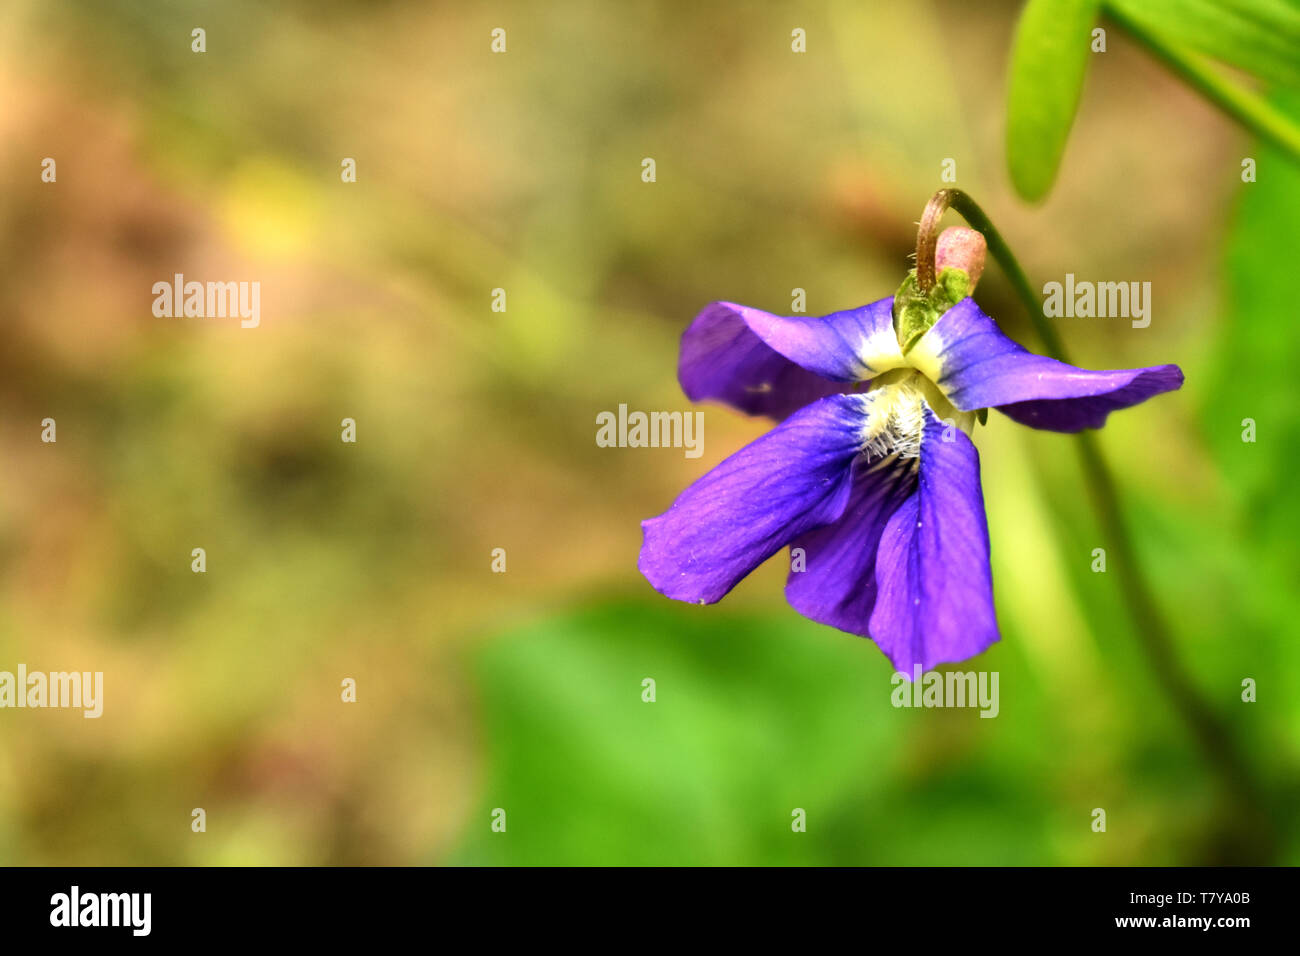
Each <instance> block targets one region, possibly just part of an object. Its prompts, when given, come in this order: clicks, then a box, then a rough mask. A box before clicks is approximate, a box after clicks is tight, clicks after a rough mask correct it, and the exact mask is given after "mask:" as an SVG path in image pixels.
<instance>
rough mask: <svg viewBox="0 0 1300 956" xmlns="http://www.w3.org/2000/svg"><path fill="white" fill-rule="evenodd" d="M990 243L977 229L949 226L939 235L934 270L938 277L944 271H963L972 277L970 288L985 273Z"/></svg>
mask: <svg viewBox="0 0 1300 956" xmlns="http://www.w3.org/2000/svg"><path fill="white" fill-rule="evenodd" d="M987 251H988V243H986V242H985V241H984V235H983V233H981V232H980V231H979V230H977V229H967V228H966V227H965V226H949V227H948V228H947V229H945V230H944V231H943V232H941V233H939V241H938V243H936V244H935V247H934V269H935V273H936V274H938V275H942V274H943V270H944V269H962V270H964V271H965V273H966V274H967V275H968V276H970V287H971V288H972V289H974V288H975V283H977V282H979V281H980V274H981V273H983V272H984V254H985V253H986V252H987Z"/></svg>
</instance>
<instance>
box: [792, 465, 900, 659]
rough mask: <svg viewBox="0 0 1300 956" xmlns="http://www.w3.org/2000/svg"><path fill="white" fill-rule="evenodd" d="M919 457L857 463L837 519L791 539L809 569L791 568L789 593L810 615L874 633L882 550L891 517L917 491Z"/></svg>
mask: <svg viewBox="0 0 1300 956" xmlns="http://www.w3.org/2000/svg"><path fill="white" fill-rule="evenodd" d="M916 465H917V460H916V459H915V458H912V459H907V460H900V459H898V458H896V457H893V456H891V457H889V458H886V459H884V460H883V461H867V460H866V459H863V458H859V459H858V460H857V461H855V462H854V464H853V493H852V497H850V499H849V505H848V507H847V508H846V509H845V511H844V515H843V516H842V517H841V518H840V519H839V520H838V521H836V522H835V523H834V524H831V525H828V526H826V527H825V528H819V529H818V530H816V531H810V532H809V533H808V534H805V535H803V536H802V537H800V538H798V539H796V540H795V541H793V542H791V549H792V552H791V553H793V549H794V548H802V549H803V552H804V555H803V556H804V570H802V571H795V570H793V568H792V569H791V571H790V576H789V579H788V580H787V581H786V585H785V597H786V600H787V601H789V602H790V606H791V607H793V608H794V609H795V610H796V611H798V612H799V613H800V614H802V615H804V617H808V618H812V619H813V620H814V621H817V622H818V623H821V624H829V625H830V626H831V627H838V628H839V629H840V630H842V631H848V632H849V633H850V634H858V635H861V636H862V637H868V636H870V633H871V632H870V628H869V626H868V625H869V622H870V620H871V612H872V610H873V609H874V608H875V605H876V549H877V547H878V545H879V543H880V536H881V534H882V533H883V532H884V530H885V522H886V521H888V520H889V517H890V515H892V514H893V513H894V512H895V511H897V510H898V508H899V506H900V505H902V504H903V502H904V501H906V500H907V499H908V498H909V497H911V495H912V493H913V492H914V491H915V490H916Z"/></svg>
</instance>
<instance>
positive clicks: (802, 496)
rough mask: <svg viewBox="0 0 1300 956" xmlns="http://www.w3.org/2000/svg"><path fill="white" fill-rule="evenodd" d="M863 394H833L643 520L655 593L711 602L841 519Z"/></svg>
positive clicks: (645, 564) (645, 563)
mask: <svg viewBox="0 0 1300 956" xmlns="http://www.w3.org/2000/svg"><path fill="white" fill-rule="evenodd" d="M864 406H865V398H864V396H861V395H833V396H830V397H828V398H823V399H821V400H820V401H818V402H816V403H814V404H813V405H810V406H808V407H807V408H805V409H802V410H801V411H799V412H796V413H795V414H794V415H791V416H790V417H789V418H788V419H786V421H785V422H784V423H782V424H781V425H778V426H777V427H776V428H774V429H772V431H770V432H768V433H767V434H766V435H764V436H763V437H762V438H759V439H758V440H757V441H755V442H753V443H752V444H749V445H746V446H745V447H744V448H742V449H741V450H740V451H738V452H736V453H735V454H734V455H732V456H731V457H730V458H728V459H726V460H725V461H724V462H722V463H721V464H720V465H718V466H717V467H716V468H714V469H713V470H712V471H710V472H709V473H708V474H706V475H705V476H704V477H703V478H701V479H700V480H699V481H697V482H695V483H694V484H693V485H691V486H690V487H689V488H687V489H686V490H685V491H684V492H682V494H681V496H680V497H678V499H677V500H676V501H675V502H673V506H672V507H671V508H669V509H668V510H667V511H666V512H664V513H663V514H662V515H660V516H659V517H657V518H651V519H650V520H648V521H643V522H642V523H641V527H642V529H643V530H644V532H645V540H644V542H643V543H642V545H641V558H640V560H639V561H638V567H639V568H640V569H641V573H642V574H644V575H645V577H646V580H648V581H649V582H650V583H651V584H652V585H653V586H654V588H655V590H656V591H658V592H659V593H661V594H663V595H666V596H667V597H670V598H676V599H677V600H679V601H692V602H698V603H702V604H712V603H713V602H714V601H717V600H719V599H721V598H722V596H723V595H725V594H726V593H727V592H728V591H730V590H731V589H732V588H733V587H735V585H736V584H737V582H739V581H740V579H741V578H743V577H744V576H745V575H747V574H749V572H750V571H752V570H754V568H756V567H758V566H759V565H760V564H762V563H763V562H764V561H765V560H767V559H768V558H769V557H771V556H772V555H773V554H775V553H776V551H777V550H778V549H780V548H781V547H783V546H784V545H785V544H787V543H788V542H789V541H791V540H792V539H793V538H796V537H798V536H799V535H801V534H804V533H805V532H807V531H810V530H812V529H813V528H818V527H821V526H822V525H824V524H827V523H829V522H831V521H834V520H835V519H836V518H838V517H839V516H840V515H841V514H842V513H843V512H844V508H845V506H846V505H847V504H848V500H849V490H850V487H851V483H852V482H851V474H852V471H851V467H850V466H851V464H852V462H853V459H854V457H855V456H856V455H857V454H858V451H859V449H860V447H861V445H862V436H861V431H862V427H863V421H864Z"/></svg>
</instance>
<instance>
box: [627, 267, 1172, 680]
mask: <svg viewBox="0 0 1300 956" xmlns="http://www.w3.org/2000/svg"><path fill="white" fill-rule="evenodd" d="M979 265H980V266H982V255H981V259H980V263H979ZM971 272H975V273H976V277H978V274H977V269H974V268H972V269H970V270H968V271H961V270H958V269H948V270H945V271H944V272H943V273H942V274H941V275H940V276H939V284H938V286H937V287H936V291H935V292H934V293H931V295H930V297H929V299H927V298H926V297H925V296H922V295H920V294H919V293H918V292H917V290H916V287H915V279H914V277H911V278H909V280H908V282H905V283H904V285H903V288H902V289H900V290H899V297H900V308H899V310H898V311H899V312H900V318H899V320H898V321H897V322H896V320H895V316H894V313H895V297H894V296H891V297H889V298H885V299H880V300H879V301H877V302H873V303H871V304H870V305H865V306H862V307H861V308H858V309H850V310H848V311H845V312H836V313H833V314H831V315H827V316H822V317H819V318H813V317H808V316H794V317H782V316H777V315H772V314H770V313H768V312H763V311H760V310H758V309H752V308H748V307H746V306H742V305H734V304H732V303H730V302H715V303H713V304H712V305H710V306H708V307H707V308H706V309H704V311H702V312H701V313H700V314H699V315H698V316H696V318H695V321H694V322H692V323H691V325H690V327H689V328H687V330H686V332H685V333H684V335H683V336H682V347H681V358H680V363H679V366H678V378H679V380H680V382H681V385H682V389H683V390H684V391H685V393H686V395H687V396H688V397H689V398H691V399H692V400H693V401H699V400H702V399H717V400H720V401H723V402H726V403H727V404H730V405H732V406H733V407H735V408H737V409H739V410H740V411H742V412H745V413H746V414H749V415H766V416H769V417H771V418H773V419H776V420H777V421H779V422H780V424H779V425H778V426H777V427H776V428H774V429H773V430H772V431H770V432H768V433H767V434H765V435H764V436H762V437H761V438H759V439H758V440H757V441H755V442H753V443H752V444H750V445H747V446H746V447H744V448H742V449H740V451H738V452H736V453H735V454H733V455H732V456H731V457H729V458H727V459H726V460H725V461H723V462H722V463H721V464H719V465H718V466H717V467H716V468H714V469H713V470H712V471H710V472H709V473H708V474H706V475H704V477H702V478H700V479H699V480H698V481H696V482H695V483H694V484H692V485H691V486H690V487H689V488H687V489H686V490H685V491H684V492H682V494H681V495H680V496H679V497H678V498H677V500H676V501H675V502H674V503H673V505H672V507H670V508H669V509H668V510H667V511H666V512H664V513H663V514H662V515H660V516H659V517H657V518H651V519H649V520H647V521H644V522H642V528H643V530H644V534H645V538H644V542H643V544H642V547H641V555H640V560H639V562H638V566H639V568H640V570H641V573H642V574H643V575H645V577H646V579H647V580H648V581H649V582H650V584H651V585H653V586H654V588H655V590H657V591H659V592H660V593H661V594H664V595H666V596H667V597H670V598H675V599H677V600H679V601H690V602H695V603H700V604H712V603H714V602H716V601H718V600H720V599H721V598H722V597H723V596H724V595H725V594H727V592H729V591H730V590H731V589H732V588H733V587H735V585H736V584H737V583H738V582H739V581H740V580H741V579H742V578H744V577H745V576H746V575H747V574H749V573H750V572H751V571H753V570H754V569H755V568H756V567H758V566H759V565H760V564H761V563H762V562H763V561H765V560H766V559H767V558H769V557H771V556H772V555H773V554H775V553H776V552H777V551H778V550H779V549H780V548H782V547H784V546H786V545H790V546H791V547H792V548H802V549H803V551H804V562H805V564H804V569H803V570H796V569H792V570H791V572H790V575H789V578H788V580H787V583H786V588H785V594H786V599H787V600H788V601H789V603H790V604H791V606H792V607H794V609H795V610H796V611H798V612H799V613H801V614H803V615H805V616H806V617H809V618H811V619H812V620H814V621H818V622H821V623H823V624H829V625H831V626H833V627H837V628H840V629H841V630H844V631H848V632H849V633H852V634H859V635H862V636H863V637H869V638H871V639H872V640H873V641H875V642H876V644H877V645H878V646H879V647H880V649H881V650H882V651H883V652H884V653H885V656H886V657H888V658H889V660H890V662H891V663H892V664H893V665H894V668H895V669H896V670H898V671H901V672H903V673H905V674H907V675H908V676H909V677H910V676H911V675H912V673H913V667H914V666H915V665H919V666H920V668H921V670H922V671H925V670H929V669H931V668H933V667H934V666H935V665H937V664H941V663H955V662H959V661H963V660H966V659H967V658H969V657H972V656H973V655H975V654H978V653H980V652H981V651H983V650H985V649H986V648H988V647H989V645H991V644H993V643H994V642H996V641H997V640H998V638H999V634H998V624H997V618H996V616H995V613H994V609H993V580H992V574H991V571H990V567H989V535H988V525H987V522H986V520H985V516H984V501H983V495H982V491H981V488H980V468H979V454H978V453H977V452H976V450H975V445H974V444H973V443H972V442H971V439H970V438H969V437H968V436H969V434H970V433H971V431H972V430H973V428H974V425H975V422H976V418H977V412H978V413H979V414H980V417H981V419H982V416H983V414H984V413H983V412H982V411H981V410H983V409H987V408H996V409H998V410H999V411H1000V412H1002V413H1003V414H1005V415H1006V416H1008V417H1009V418H1011V419H1013V420H1014V421H1017V422H1020V423H1021V424H1024V425H1029V426H1031V427H1033V428H1041V429H1048V430H1051V431H1058V432H1077V431H1080V430H1082V429H1085V428H1100V427H1101V426H1102V424H1103V423H1104V422H1105V420H1106V417H1107V415H1109V414H1110V413H1111V412H1112V411H1115V410H1116V409H1120V408H1127V407H1129V406H1131V405H1136V404H1138V403H1139V402H1143V401H1145V400H1146V399H1148V398H1150V397H1152V396H1153V395H1158V394H1160V393H1161V392H1167V391H1171V390H1173V389H1177V388H1178V387H1180V386H1181V385H1182V382H1183V374H1182V372H1181V371H1180V370H1179V368H1178V367H1177V366H1175V365H1160V366H1155V367H1152V368H1140V369H1125V370H1119V371H1089V370H1086V369H1079V368H1075V367H1073V366H1071V365H1066V364H1064V363H1062V362H1058V361H1056V360H1055V359H1051V358H1046V357H1044V356H1041V355H1034V354H1033V353H1031V352H1028V351H1026V350H1025V349H1023V348H1021V347H1020V346H1019V345H1017V344H1016V343H1015V342H1013V341H1012V340H1011V339H1009V338H1007V336H1005V335H1003V334H1002V332H1001V331H1000V330H999V329H998V326H997V324H996V323H995V322H994V321H993V319H991V318H989V317H988V316H987V315H985V314H984V313H983V312H982V311H980V308H979V306H977V305H976V304H975V301H974V300H973V299H971V298H969V296H968V295H967V293H968V292H969V288H970V286H971V284H972V283H971V282H970V273H971ZM909 283H911V285H910V286H909ZM945 294H947V295H949V296H950V301H945V300H944V298H943V296H944V295H945ZM927 301H928V302H929V303H930V306H931V307H930V308H929V314H928V315H927V314H926V309H925V308H921V309H920V313H919V314H920V318H919V319H917V317H916V315H912V314H911V312H915V311H916V310H915V309H912V310H911V312H909V308H908V306H916V304H917V303H918V302H920V303H921V304H922V306H924V304H925V303H926V302H927ZM909 315H911V321H909ZM900 340H901V341H902V342H903V343H904V344H900Z"/></svg>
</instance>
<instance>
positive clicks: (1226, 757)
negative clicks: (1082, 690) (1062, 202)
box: [916, 189, 1273, 863]
mask: <svg viewBox="0 0 1300 956" xmlns="http://www.w3.org/2000/svg"><path fill="white" fill-rule="evenodd" d="M949 208H951V209H954V210H956V211H957V212H958V213H960V214H961V215H962V217H963V218H964V219H965V220H966V222H968V223H969V224H970V226H971V228H973V229H978V230H979V231H980V232H982V233H983V234H984V239H985V241H986V242H987V243H988V247H989V251H990V252H991V253H992V254H993V258H995V259H996V260H997V261H998V264H999V265H1000V266H1002V271H1003V272H1005V273H1006V276H1007V278H1008V279H1010V281H1011V285H1012V287H1013V288H1014V289H1015V291H1016V295H1017V296H1019V297H1020V301H1021V302H1022V303H1023V304H1024V307H1025V311H1026V312H1028V313H1029V318H1030V321H1031V322H1032V323H1033V325H1034V329H1035V331H1037V333H1038V337H1039V338H1040V339H1042V341H1043V345H1044V347H1045V351H1046V352H1047V354H1048V355H1050V356H1051V357H1052V358H1054V359H1056V360H1057V361H1058V362H1069V358H1068V356H1067V354H1066V350H1065V345H1064V343H1063V342H1062V341H1061V337H1060V336H1059V335H1058V334H1057V332H1056V329H1055V327H1054V326H1052V324H1051V323H1050V322H1048V321H1047V318H1046V316H1044V315H1043V310H1042V303H1041V302H1040V300H1039V298H1038V296H1037V295H1036V294H1035V292H1034V289H1033V286H1031V285H1030V284H1029V279H1028V278H1027V277H1026V275H1025V271H1024V269H1022V268H1021V267H1020V263H1019V262H1018V261H1016V257H1015V256H1014V255H1013V254H1012V252H1011V249H1010V247H1009V246H1008V245H1007V243H1006V240H1004V239H1003V238H1002V234H1001V233H999V232H998V230H997V228H996V227H995V226H994V225H993V223H992V221H991V220H990V219H989V217H988V216H987V215H985V213H984V210H983V209H981V208H980V207H979V204H978V203H976V202H975V200H973V199H971V197H970V196H968V195H966V194H965V193H964V192H962V191H961V190H960V189H941V190H939V191H938V192H937V193H935V194H934V196H933V197H931V199H930V202H929V204H928V205H927V206H926V208H925V214H924V215H922V217H921V230H920V231H921V232H922V233H926V235H921V236H918V238H917V263H916V270H917V278H918V281H919V280H920V277H921V275H922V271H921V270H922V269H923V268H927V267H928V268H927V274H928V275H930V276H931V277H932V278H931V281H933V275H934V237H935V235H936V234H937V232H938V224H939V219H940V218H942V216H943V213H944V211H945V210H947V209H949ZM925 250H928V255H929V261H928V262H923V261H922V258H921V256H922V252H923V251H925ZM1075 438H1076V442H1075V447H1076V449H1077V450H1078V452H1079V462H1080V464H1081V466H1082V468H1083V473H1084V478H1085V483H1086V484H1087V486H1088V489H1089V492H1090V493H1091V496H1092V504H1093V508H1094V510H1095V511H1096V513H1097V520H1098V522H1099V523H1100V524H1101V527H1102V530H1103V533H1104V534H1105V536H1106V540H1107V542H1108V543H1109V546H1110V549H1111V551H1112V552H1113V553H1114V555H1115V556H1116V557H1117V558H1118V559H1119V566H1120V568H1121V571H1120V573H1119V574H1118V575H1116V577H1118V579H1119V584H1120V591H1121V593H1122V595H1123V598H1124V604H1125V606H1126V608H1127V609H1128V613H1129V617H1130V618H1131V619H1132V621H1133V628H1134V631H1135V633H1136V635H1137V638H1138V642H1139V644H1140V645H1141V647H1142V651H1143V653H1144V654H1145V656H1146V658H1147V662H1148V664H1150V666H1151V669H1152V671H1154V672H1155V675H1156V679H1157V680H1158V682H1159V684H1160V687H1161V689H1162V690H1163V691H1164V693H1165V694H1166V696H1168V697H1169V699H1170V701H1171V702H1172V703H1173V706H1174V709H1175V711H1176V712H1177V713H1178V716H1179V717H1180V718H1181V719H1182V720H1183V721H1184V722H1185V723H1186V724H1187V726H1188V728H1189V729H1190V730H1191V732H1192V734H1193V736H1194V738H1195V739H1196V742H1197V744H1198V746H1199V747H1200V749H1201V751H1202V752H1203V753H1204V755H1205V757H1206V759H1207V760H1208V761H1209V763H1210V765H1211V766H1212V767H1213V768H1214V769H1215V771H1216V772H1217V773H1218V774H1219V776H1220V777H1221V779H1222V782H1223V785H1224V787H1225V789H1226V790H1227V792H1228V793H1229V794H1230V795H1231V796H1232V797H1234V798H1235V800H1236V802H1237V803H1238V805H1239V807H1241V809H1242V810H1244V811H1245V812H1246V814H1247V816H1246V817H1245V818H1244V819H1242V820H1241V821H1240V822H1242V823H1244V824H1245V825H1246V826H1247V828H1248V829H1250V830H1251V831H1252V835H1253V836H1254V837H1255V839H1254V840H1252V843H1253V846H1251V847H1249V848H1248V850H1247V852H1248V855H1249V856H1250V857H1251V861H1252V862H1256V863H1259V862H1265V861H1264V860H1262V859H1261V858H1260V857H1261V856H1264V855H1267V854H1270V853H1272V852H1273V850H1272V841H1271V840H1270V839H1269V832H1268V822H1267V814H1266V813H1265V812H1264V800H1263V794H1262V791H1261V790H1260V789H1259V787H1258V786H1257V785H1256V783H1255V780H1254V775H1253V773H1252V772H1251V768H1250V766H1249V764H1248V763H1247V761H1246V759H1245V757H1244V756H1243V754H1242V752H1241V750H1240V748H1239V747H1238V746H1237V742H1236V740H1235V739H1234V738H1233V736H1232V734H1231V733H1230V732H1229V730H1228V727H1227V725H1226V724H1225V723H1224V722H1223V721H1222V720H1221V719H1220V718H1219V716H1218V714H1217V713H1216V712H1215V710H1214V709H1213V708H1212V707H1211V706H1210V705H1209V704H1208V703H1207V702H1206V701H1205V700H1204V699H1203V698H1202V697H1201V695H1200V693H1199V692H1198V691H1197V689H1196V687H1195V685H1193V683H1192V681H1191V678H1190V677H1189V676H1188V674H1187V671H1186V670H1185V669H1184V668H1183V666H1182V664H1181V663H1180V661H1179V659H1178V653H1177V651H1176V649H1175V646H1174V641H1173V637H1172V635H1171V632H1170V630H1169V627H1168V625H1167V624H1166V623H1165V619H1164V617H1163V615H1162V614H1161V612H1160V608H1159V606H1158V605H1157V604H1156V601H1155V598H1154V596H1153V595H1152V592H1151V588H1150V585H1149V584H1148V583H1147V579H1146V576H1145V574H1143V572H1142V566H1141V564H1140V563H1139V561H1138V556H1137V551H1136V549H1135V548H1134V547H1133V541H1132V538H1131V536H1130V535H1129V532H1128V527H1127V525H1126V524H1125V521H1124V514H1123V511H1122V509H1121V508H1120V503H1119V491H1118V489H1117V487H1116V485H1115V478H1114V476H1113V475H1112V473H1111V470H1110V467H1109V466H1108V465H1107V464H1106V459H1105V457H1104V456H1103V455H1102V452H1101V448H1100V446H1098V444H1097V439H1096V435H1095V433H1094V432H1091V431H1082V432H1080V433H1079V434H1078V435H1076V436H1075Z"/></svg>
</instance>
